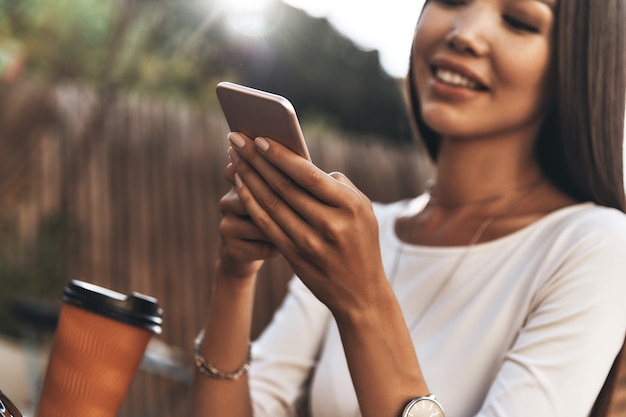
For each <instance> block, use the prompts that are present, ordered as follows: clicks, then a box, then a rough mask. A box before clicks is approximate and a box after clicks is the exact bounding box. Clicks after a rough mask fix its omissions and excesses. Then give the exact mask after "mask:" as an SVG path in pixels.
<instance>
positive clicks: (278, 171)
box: [192, 0, 626, 417]
mask: <svg viewBox="0 0 626 417" xmlns="http://www.w3.org/2000/svg"><path fill="white" fill-rule="evenodd" d="M623 21H624V7H623V5H622V3H621V0H601V1H599V0H593V2H592V1H591V0H558V3H557V0H460V1H458V0H432V1H428V2H427V3H426V5H425V7H424V10H423V12H422V16H421V17H420V20H419V22H418V25H417V29H416V32H415V38H414V42H413V48H412V56H411V69H410V72H409V76H408V89H409V96H410V101H411V105H412V109H413V115H414V119H415V123H416V126H417V128H418V130H419V133H420V135H421V137H422V139H423V140H424V141H425V143H426V145H427V148H428V150H429V152H430V154H431V156H432V157H433V159H434V160H435V161H436V163H437V174H436V178H435V181H434V185H433V186H432V187H431V189H430V190H429V193H426V194H425V195H422V196H419V197H417V198H415V199H413V200H410V201H401V202H397V203H394V204H390V205H378V204H374V205H373V207H372V204H371V203H370V202H369V200H368V199H367V197H366V196H364V195H363V194H362V193H361V192H360V191H359V190H358V189H357V188H356V187H355V186H354V185H353V184H352V183H351V182H350V181H349V180H348V179H346V178H345V177H344V176H342V175H341V174H336V173H335V174H330V175H327V174H325V173H323V172H321V171H320V170H318V169H317V168H316V167H315V166H314V165H313V164H312V163H310V162H308V161H306V160H304V159H302V158H299V157H298V156H296V155H295V154H293V153H291V152H289V151H288V150H286V149H285V148H284V147H282V146H281V145H280V144H278V143H277V142H274V141H272V140H271V139H267V138H256V139H254V140H252V138H247V137H245V136H243V135H240V134H237V133H231V134H230V136H229V139H230V142H231V145H232V147H231V149H230V150H229V154H230V158H231V162H232V164H231V165H229V167H228V168H227V177H228V178H229V179H230V180H231V182H232V183H233V184H234V185H235V186H234V187H233V190H231V192H230V193H229V194H227V195H226V196H225V197H224V198H223V199H222V202H221V209H222V212H223V215H224V218H223V221H222V224H221V227H220V233H221V237H222V245H221V252H220V256H219V260H218V263H217V266H216V275H215V291H214V297H213V300H212V303H211V307H210V315H209V320H208V322H207V325H206V327H205V329H204V330H203V332H202V333H201V337H199V339H198V341H197V359H198V369H199V372H197V373H196V378H195V382H194V396H193V403H192V408H193V415H194V416H225V415H227V416H249V415H252V414H253V412H254V415H257V416H261V415H263V416H265V415H267V416H286V415H292V414H293V413H294V409H295V407H296V405H297V402H298V399H299V398H300V397H301V396H302V395H303V393H304V392H305V391H307V392H306V394H304V395H308V396H309V400H310V403H311V410H310V411H311V414H312V416H314V417H319V416H336V417H341V416H358V415H363V416H376V417H381V416H390V417H391V416H403V417H404V416H413V417H414V416H442V415H443V414H444V412H443V410H442V408H445V415H447V416H448V417H465V416H485V417H486V416H489V417H491V416H520V417H525V416H534V417H542V416H546V417H547V416H550V417H552V416H567V417H575V416H580V417H583V416H587V415H588V414H589V412H590V410H591V408H592V405H593V403H594V401H595V399H596V398H597V396H598V393H599V391H600V389H601V387H602V385H603V383H604V381H605V379H606V378H607V374H608V373H609V369H610V368H611V364H612V363H613V360H614V358H615V356H616V355H617V353H618V352H619V350H620V349H621V347H622V345H623V342H624V335H625V331H626V307H624V303H623V294H625V293H626V257H624V256H623V253H624V249H623V248H625V247H626V216H625V215H624V214H623V211H624V208H625V203H624V188H623V180H622V160H621V155H622V152H621V140H622V139H621V135H622V132H623V115H624V102H625V82H626V76H625V73H624V58H623V57H624V56H625V55H624V39H623V35H624V26H623ZM248 216H249V217H248ZM277 253H281V254H282V255H283V256H284V257H285V258H286V259H287V260H288V262H289V263H290V265H291V266H292V267H293V269H294V271H295V272H296V274H297V275H298V277H299V278H300V280H294V281H292V283H291V285H290V293H289V295H288V297H287V299H286V301H285V303H284V305H283V306H282V307H281V309H280V310H279V312H278V313H277V314H276V316H275V318H274V320H273V322H272V324H271V325H270V326H269V328H268V329H267V330H266V331H265V333H264V334H263V335H262V336H261V338H260V339H259V340H258V341H257V342H255V344H254V348H253V356H254V362H253V364H252V367H251V369H250V375H248V374H247V373H246V371H247V366H246V365H242V364H245V363H246V361H245V358H246V354H247V350H248V343H249V341H248V337H249V330H250V322H251V312H252V302H253V295H254V285H255V280H256V273H257V271H258V270H259V268H260V266H261V264H262V262H263V260H264V259H267V258H269V257H271V256H274V255H276V254H277ZM309 378H311V380H310V388H308V386H309ZM431 393H433V394H434V395H435V396H436V399H437V400H438V401H435V400H434V399H433V397H429V395H430V394H431Z"/></svg>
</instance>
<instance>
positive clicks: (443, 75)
mask: <svg viewBox="0 0 626 417" xmlns="http://www.w3.org/2000/svg"><path fill="white" fill-rule="evenodd" d="M435 77H437V78H438V79H439V80H440V81H442V82H444V83H446V84H450V85H454V86H459V87H466V88H471V89H474V90H477V89H478V88H479V87H480V86H479V84H478V83H477V82H476V81H474V80H472V79H470V78H467V77H466V76H464V75H462V74H459V73H458V72H456V71H452V70H449V69H446V68H437V69H436V70H435Z"/></svg>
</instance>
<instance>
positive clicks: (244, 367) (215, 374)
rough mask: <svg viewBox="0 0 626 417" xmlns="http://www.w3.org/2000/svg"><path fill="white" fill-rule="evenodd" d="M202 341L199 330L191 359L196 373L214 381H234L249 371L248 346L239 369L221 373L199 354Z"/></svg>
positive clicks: (250, 357)
mask: <svg viewBox="0 0 626 417" xmlns="http://www.w3.org/2000/svg"><path fill="white" fill-rule="evenodd" d="M202 339H204V329H202V330H200V333H198V336H197V337H196V340H195V342H194V354H193V359H194V362H195V364H196V368H198V371H200V373H202V374H204V375H206V376H208V377H211V378H216V379H229V380H236V379H239V378H240V377H241V376H242V375H244V374H245V373H247V372H248V369H250V361H251V360H252V356H251V353H250V345H248V355H247V356H246V360H245V361H244V362H243V363H242V364H241V366H240V367H239V369H237V370H235V371H233V372H223V371H220V370H219V369H217V368H216V367H215V366H214V365H213V364H212V363H211V362H209V360H208V359H207V358H205V357H204V356H202V353H201V352H200V345H201V344H202Z"/></svg>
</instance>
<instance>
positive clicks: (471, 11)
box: [446, 3, 494, 57]
mask: <svg viewBox="0 0 626 417" xmlns="http://www.w3.org/2000/svg"><path fill="white" fill-rule="evenodd" d="M474 4H476V3H474ZM491 19H492V17H491V15H490V11H488V10H485V9H483V8H481V7H479V6H474V7H468V8H466V10H465V11H463V12H462V13H459V14H458V15H457V16H456V18H455V20H454V24H453V27H452V28H451V30H450V33H449V34H448V36H447V38H446V41H447V44H448V46H449V47H450V48H451V49H453V50H455V51H456V52H459V53H462V54H469V55H472V56H477V57H478V56H484V55H485V54H487V53H488V52H489V42H488V31H489V28H490V27H492V26H493V24H494V22H491V21H490V20H491Z"/></svg>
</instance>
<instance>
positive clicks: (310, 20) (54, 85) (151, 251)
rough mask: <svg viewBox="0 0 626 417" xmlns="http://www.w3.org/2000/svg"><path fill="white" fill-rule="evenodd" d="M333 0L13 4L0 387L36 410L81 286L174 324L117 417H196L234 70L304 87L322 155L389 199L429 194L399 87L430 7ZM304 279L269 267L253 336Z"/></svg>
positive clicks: (5, 56)
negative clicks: (71, 296) (133, 295)
mask: <svg viewBox="0 0 626 417" xmlns="http://www.w3.org/2000/svg"><path fill="white" fill-rule="evenodd" d="M347 3H350V7H349V8H346V7H345V6H346V4H347ZM417 3H419V2H417ZM334 4H335V6H333V3H332V2H326V3H324V2H323V1H318V2H315V3H310V4H308V5H307V4H306V3H305V2H302V1H300V2H297V1H295V0H294V1H292V2H291V4H286V3H281V2H278V1H271V0H265V1H261V0H256V1H254V0H240V1H234V0H109V1H101V0H81V1H75V0H0V390H2V391H3V392H5V393H6V394H7V395H8V396H9V398H11V399H12V400H13V401H14V402H15V403H16V405H17V406H18V408H20V409H21V410H22V412H23V413H24V414H25V415H32V414H31V413H32V410H33V408H34V405H35V402H36V399H37V395H38V392H39V389H40V384H41V379H42V377H43V373H44V371H45V365H46V363H47V354H48V349H49V347H50V344H51V341H52V337H53V334H54V331H55V326H56V320H57V318H58V312H59V309H60V299H59V297H60V294H61V292H62V290H63V287H64V286H65V285H66V284H67V283H68V282H69V281H70V280H71V279H80V280H83V281H88V282H91V283H94V284H98V285H102V286H105V287H107V288H110V289H113V290H115V291H119V292H122V293H130V292H133V291H137V292H141V293H144V294H148V295H151V296H153V297H156V298H157V299H158V300H159V303H160V305H161V307H162V308H163V311H164V317H163V319H164V326H163V333H162V335H160V336H158V337H155V338H154V340H153V342H152V343H151V344H150V346H149V348H148V352H147V354H146V358H145V359H144V362H143V364H142V367H141V369H140V371H139V372H138V374H137V375H136V378H135V380H134V382H133V385H132V386H131V389H130V392H129V394H128V397H127V399H126V401H125V403H124V406H123V408H122V411H121V413H120V416H128V417H135V416H137V417H138V416H150V417H157V416H186V415H187V393H188V384H189V378H190V375H191V358H192V342H193V339H194V337H195V335H196V333H197V331H198V330H199V328H200V327H201V325H202V323H203V320H204V318H205V315H206V309H207V300H208V299H209V297H210V295H211V294H210V291H211V278H212V277H211V272H212V265H213V263H214V258H215V250H216V247H217V239H218V236H217V225H218V222H219V218H220V216H219V212H218V209H217V203H218V200H219V198H220V196H221V195H223V194H224V193H225V192H226V190H227V188H228V184H227V183H226V181H225V180H224V179H223V170H224V167H225V166H226V164H227V160H228V158H227V153H226V152H227V139H226V135H227V133H228V129H227V126H226V124H225V121H224V119H223V116H222V114H221V111H220V109H219V106H218V104H217V101H216V97H215V92H214V91H215V85H216V84H217V82H219V81H222V80H228V81H233V82H238V83H242V84H246V85H249V86H252V87H256V88H260V89H264V90H268V91H272V92H275V93H278V94H282V95H284V96H286V97H288V98H289V99H290V100H291V101H292V102H293V104H294V106H295V108H296V109H297V110H298V114H299V117H300V119H301V122H302V124H303V129H304V132H305V136H306V137H307V141H308V142H309V145H310V148H311V149H310V150H311V154H312V157H313V159H314V160H315V161H316V162H317V163H318V164H319V165H320V166H321V167H322V168H324V169H325V170H328V171H332V170H339V171H343V172H345V173H346V174H347V175H348V176H350V177H351V178H352V179H353V180H354V182H355V183H357V185H359V186H360V187H361V188H362V189H363V190H364V191H365V192H366V193H367V194H368V195H369V196H370V197H371V198H372V199H373V200H379V201H389V200H393V199H397V198H399V197H403V196H410V195H414V194H416V193H418V192H420V191H421V189H422V187H423V184H424V179H425V178H426V177H427V176H428V175H429V170H430V167H429V164H428V162H427V160H426V158H425V157H424V156H423V154H422V152H420V150H419V149H418V148H416V146H415V145H414V144H413V143H412V141H411V132H410V127H409V123H408V120H407V116H406V113H405V110H404V107H403V106H404V103H403V100H404V99H403V93H402V85H403V81H402V77H403V73H404V72H405V71H406V66H407V63H408V56H409V45H410V40H411V36H412V31H413V26H414V25H415V20H416V18H417V15H418V14H419V4H418V7H417V8H415V7H414V6H413V5H412V6H411V8H413V10H412V11H411V13H410V14H409V13H407V10H410V9H409V8H407V7H406V5H405V7H404V9H402V8H395V9H394V8H393V7H390V6H392V5H393V1H390V2H389V4H388V5H386V7H382V8H381V7H380V6H374V5H372V6H370V7H371V9H367V7H364V6H363V5H362V4H359V3H352V2H346V3H342V2H335V3H334ZM337 5H339V6H341V7H338V6H337ZM296 6H297V7H296ZM301 7H304V8H306V9H307V11H305V10H302V9H301ZM366 9H367V10H370V11H369V12H367V13H366ZM389 10H394V13H393V14H389V13H387V12H388V11H389ZM385 11H387V12H385ZM359 16H363V22H362V23H363V24H362V25H361V26H354V22H355V21H357V20H358V19H360V17H359ZM394 16H395V17H394ZM407 16H408V19H407ZM400 19H403V20H404V21H407V20H408V23H407V24H405V25H395V26H396V27H395V28H394V25H393V24H392V25H391V26H389V25H386V27H387V29H385V27H384V26H383V25H382V23H383V22H387V23H394V21H395V22H396V23H397V22H400ZM341 22H343V23H341ZM377 25H381V26H377ZM400 27H404V28H405V29H404V30H403V31H398V29H399V28H400ZM340 28H341V29H340ZM363 34H365V35H363ZM368 34H369V35H368ZM372 34H378V35H377V36H372ZM383 34H387V35H388V36H387V37H388V38H390V39H392V40H393V39H394V38H395V39H396V41H397V42H396V43H395V44H394V43H392V46H393V47H395V48H396V51H397V50H398V49H399V48H400V47H401V48H402V53H401V54H400V55H398V54H395V56H396V58H395V62H396V63H395V64H391V63H390V62H392V61H394V60H393V59H391V60H390V59H389V58H387V59H385V60H383V61H386V62H387V63H386V64H385V66H383V63H382V62H383V61H381V57H383V54H382V53H379V52H378V51H377V50H376V48H382V47H383V45H382V44H376V43H375V42H373V41H372V39H374V40H378V41H379V40H380V39H382V38H385V36H382V35H383ZM368 36H369V40H368ZM392 55H393V54H392ZM392 55H390V54H389V53H387V57H389V56H392ZM398 56H399V57H400V58H398ZM398 62H399V64H398ZM290 275H291V272H290V271H289V269H288V268H287V266H286V265H285V264H284V262H283V261H281V260H280V259H278V260H275V261H273V262H270V263H268V264H267V265H266V267H265V268H264V270H263V277H262V279H261V284H260V288H259V290H258V294H257V303H256V306H255V317H254V330H253V333H254V334H253V336H256V335H257V334H258V333H259V332H260V331H261V329H262V328H263V326H265V325H266V323H267V322H268V320H269V319H270V318H271V314H272V312H273V310H274V309H275V307H276V306H277V305H278V304H279V303H280V302H281V300H282V298H283V296H284V292H285V283H286V281H287V280H288V279H289V277H290Z"/></svg>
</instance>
